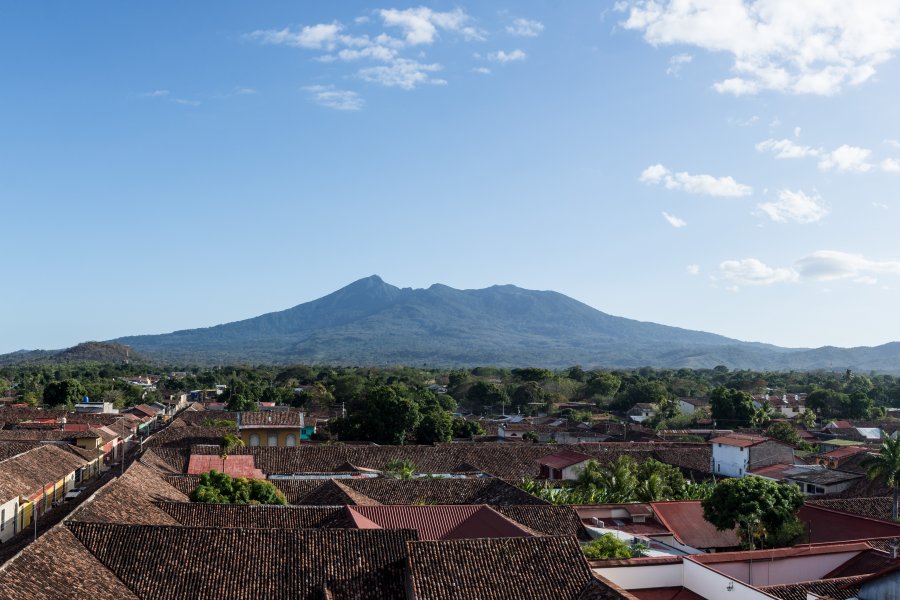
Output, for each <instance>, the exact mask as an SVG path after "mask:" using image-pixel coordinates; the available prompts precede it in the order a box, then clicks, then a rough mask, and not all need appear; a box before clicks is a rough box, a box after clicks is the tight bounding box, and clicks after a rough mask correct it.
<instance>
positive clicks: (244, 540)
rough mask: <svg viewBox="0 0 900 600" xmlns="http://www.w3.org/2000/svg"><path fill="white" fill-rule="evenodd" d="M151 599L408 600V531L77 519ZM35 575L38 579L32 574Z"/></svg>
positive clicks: (86, 539)
mask: <svg viewBox="0 0 900 600" xmlns="http://www.w3.org/2000/svg"><path fill="white" fill-rule="evenodd" d="M69 528H70V529H71V531H72V533H73V534H75V537H77V538H78V539H79V540H80V541H81V543H82V544H83V545H84V546H85V547H86V548H87V549H88V550H89V551H90V552H91V553H93V554H94V555H95V556H96V557H97V558H98V559H99V561H100V562H101V563H103V564H104V565H106V567H107V568H108V569H109V570H110V571H112V572H113V573H115V574H116V576H118V577H119V578H120V579H121V580H122V581H123V582H124V583H125V584H126V585H127V586H128V587H129V588H131V589H132V590H133V592H134V593H135V594H136V595H137V596H139V597H140V598H142V599H145V600H176V599H178V600H180V599H184V600H187V599H191V600H231V599H234V600H246V599H249V598H266V599H267V600H288V599H290V600H295V599H297V598H317V597H318V598H321V597H322V595H323V594H324V592H325V589H326V584H327V586H328V588H329V589H332V590H334V591H336V592H337V593H336V594H335V597H340V598H360V599H362V598H368V599H372V600H375V599H380V598H385V599H391V598H397V599H400V598H404V597H405V592H404V572H403V560H404V558H405V557H406V553H407V550H406V543H407V542H409V541H412V540H414V539H415V533H414V532H412V531H405V530H376V531H358V530H353V529H231V528H206V527H166V526H147V525H117V524H116V525H114V524H100V523H80V522H71V523H69ZM31 575H32V576H37V574H36V573H32V574H31Z"/></svg>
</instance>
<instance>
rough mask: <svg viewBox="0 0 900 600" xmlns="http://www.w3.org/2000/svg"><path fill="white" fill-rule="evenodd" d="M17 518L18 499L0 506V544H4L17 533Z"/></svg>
mask: <svg viewBox="0 0 900 600" xmlns="http://www.w3.org/2000/svg"><path fill="white" fill-rule="evenodd" d="M18 517H19V499H18V498H13V499H12V500H10V501H9V502H7V503H6V504H3V505H0V524H2V529H0V542H5V541H7V540H8V539H10V538H11V537H13V536H14V535H16V532H17V529H18V528H17V523H18V520H19V519H18Z"/></svg>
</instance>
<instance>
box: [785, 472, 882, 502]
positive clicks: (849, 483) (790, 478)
mask: <svg viewBox="0 0 900 600" xmlns="http://www.w3.org/2000/svg"><path fill="white" fill-rule="evenodd" d="M864 477H865V475H863V474H862V473H850V472H847V471H838V470H837V469H829V468H827V467H823V466H822V465H797V466H795V467H794V468H793V469H791V470H789V471H787V472H785V474H784V482H785V483H794V484H796V485H797V486H798V487H799V488H800V491H802V492H803V493H804V494H808V495H810V496H818V495H821V494H837V493H839V492H843V491H844V490H846V489H848V488H851V487H853V486H854V485H855V484H857V483H859V481H860V480H862V479H863V478H864Z"/></svg>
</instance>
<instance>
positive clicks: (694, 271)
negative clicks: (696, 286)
mask: <svg viewBox="0 0 900 600" xmlns="http://www.w3.org/2000/svg"><path fill="white" fill-rule="evenodd" d="M686 270H687V272H688V275H699V274H700V265H688V266H687V267H686Z"/></svg>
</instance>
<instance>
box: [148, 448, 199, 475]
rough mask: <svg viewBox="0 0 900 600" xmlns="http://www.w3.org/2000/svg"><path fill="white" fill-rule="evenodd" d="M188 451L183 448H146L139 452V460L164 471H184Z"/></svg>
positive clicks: (188, 456) (188, 454)
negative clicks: (141, 452)
mask: <svg viewBox="0 0 900 600" xmlns="http://www.w3.org/2000/svg"><path fill="white" fill-rule="evenodd" d="M189 459H190V451H189V450H185V449H183V448H148V449H146V450H144V453H143V454H141V457H140V459H139V460H140V461H141V462H142V463H144V464H145V465H148V466H150V467H153V468H154V469H156V470H157V471H160V472H165V473H172V474H175V473H186V472H187V466H188V461H189Z"/></svg>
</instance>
